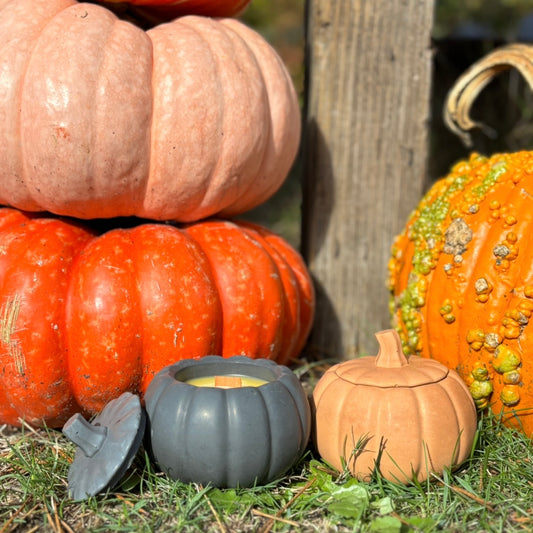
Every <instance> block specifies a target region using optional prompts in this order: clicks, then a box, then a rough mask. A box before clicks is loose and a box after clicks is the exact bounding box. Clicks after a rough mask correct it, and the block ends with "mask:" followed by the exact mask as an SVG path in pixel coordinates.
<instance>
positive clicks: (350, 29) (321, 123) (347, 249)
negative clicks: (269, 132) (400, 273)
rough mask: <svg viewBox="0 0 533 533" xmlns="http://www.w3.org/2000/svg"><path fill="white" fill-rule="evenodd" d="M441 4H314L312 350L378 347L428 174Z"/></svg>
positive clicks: (306, 204) (310, 53)
mask: <svg viewBox="0 0 533 533" xmlns="http://www.w3.org/2000/svg"><path fill="white" fill-rule="evenodd" d="M433 4H434V0H373V1H370V0H308V3H307V34H306V47H307V58H306V64H307V65H306V66H307V68H306V71H307V83H306V114H305V120H306V127H305V132H304V183H303V220H302V250H303V253H304V256H305V258H306V260H307V261H308V264H309V266H310V269H311V272H312V274H313V276H314V278H315V281H316V287H317V298H318V299H317V317H316V320H315V324H314V328H313V332H312V334H311V338H310V341H309V345H308V348H309V350H310V351H311V353H313V355H315V356H317V357H342V358H351V357H353V356H356V355H360V354H362V353H375V352H376V350H377V343H376V341H375V339H374V333H375V332H377V331H379V330H381V329H385V328H387V327H389V325H390V322H389V318H388V292H387V288H386V279H387V262H388V258H389V254H390V247H391V244H392V241H393V237H394V235H395V234H397V233H398V232H399V231H400V230H401V228H402V226H403V224H404V223H405V221H406V219H407V216H408V214H409V213H410V211H411V210H412V209H413V207H414V206H415V205H416V203H417V201H418V200H419V199H420V196H421V194H422V192H423V190H424V187H425V184H426V180H427V153H428V120H429V109H430V106H429V101H430V91H431V42H430V35H431V29H432V23H433V8H434V5H433Z"/></svg>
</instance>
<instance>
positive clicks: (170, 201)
mask: <svg viewBox="0 0 533 533" xmlns="http://www.w3.org/2000/svg"><path fill="white" fill-rule="evenodd" d="M0 64H1V65H2V72H1V77H0V80H1V81H0V117H1V119H2V120H0V139H1V141H2V142H0V161H2V165H1V166H0V204H6V205H10V206H14V207H18V208H20V209H23V210H27V211H42V210H46V211H50V212H52V213H56V214H61V215H68V216H73V217H77V218H84V219H86V218H107V217H116V216H131V215H135V216H140V217H145V218H151V219H155V220H177V221H193V220H198V219H200V218H204V217H207V216H210V215H214V214H217V215H224V216H232V215H235V214H238V213H241V212H244V211H246V210H249V209H251V208H253V207H255V206H256V205H258V204H260V203H262V202H264V201H265V200H266V199H268V198H269V197H270V196H271V195H272V194H273V193H274V192H275V191H276V190H277V189H278V188H279V186H280V185H281V184H282V183H283V181H284V180H285V178H286V176H287V174H288V172H289V169H290V167H291V165H292V163H293V161H294V158H295V155H296V152H297V149H298V144H299V139H300V111H299V104H298V100H297V96H296V93H295V90H294V86H293V84H292V81H291V78H290V76H289V74H288V72H287V70H286V68H285V66H284V65H283V62H282V61H281V59H280V57H279V56H278V54H277V53H276V52H275V51H274V49H273V48H272V47H271V46H270V45H269V44H268V43H267V42H266V41H265V40H264V39H263V38H262V37H261V36H260V35H259V34H258V33H256V32H255V31H254V30H252V29H250V28H248V27H247V26H245V25H244V24H243V23H241V22H239V21H237V20H235V19H231V18H228V19H211V18H207V17H199V16H187V17H182V18H179V19H176V20H175V21H173V22H170V23H166V24H161V25H158V26H155V27H154V28H152V29H150V30H148V31H144V30H142V29H140V28H139V27H137V26H135V25H133V24H131V23H130V22H126V21H122V20H119V19H118V18H117V16H116V15H114V14H113V13H112V12H111V11H110V10H108V9H106V8H104V7H102V6H99V5H95V4H89V3H78V2H76V1H75V0H0Z"/></svg>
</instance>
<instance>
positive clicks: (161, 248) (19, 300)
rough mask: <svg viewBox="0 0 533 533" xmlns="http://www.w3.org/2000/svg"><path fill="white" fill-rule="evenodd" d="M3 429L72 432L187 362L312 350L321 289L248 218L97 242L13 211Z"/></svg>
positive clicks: (284, 358)
mask: <svg viewBox="0 0 533 533" xmlns="http://www.w3.org/2000/svg"><path fill="white" fill-rule="evenodd" d="M0 243H1V244H0V423H8V424H14V425H17V424H19V417H24V418H25V420H26V421H27V422H28V423H30V424H33V425H40V424H44V423H46V424H47V425H48V426H54V427H56V426H60V425H62V424H63V423H65V421H66V420H67V419H68V418H69V417H70V416H71V415H72V414H73V413H75V412H77V411H81V412H83V413H85V414H95V413H97V412H99V411H100V410H101V409H102V408H103V407H104V405H105V404H106V403H107V402H108V401H110V400H111V399H113V398H115V397H118V396H119V395H120V394H121V393H123V392H125V391H130V392H138V393H141V394H142V393H144V391H145V390H146V388H147V386H148V384H149V383H150V381H151V379H152V377H153V376H154V374H156V373H157V372H158V371H159V370H161V368H163V367H165V366H167V365H169V364H173V363H174V362H176V361H179V360H182V359H185V358H199V357H202V356H205V355H210V354H214V355H223V356H225V357H228V356H233V355H246V356H249V357H252V358H266V359H272V360H274V361H276V362H278V363H280V364H288V363H290V362H291V361H292V360H294V359H295V358H296V357H297V356H298V355H299V353H300V352H301V350H302V348H303V345H304V342H305V340H306V337H307V335H308V333H309V329H310V327H311V323H312V320H313V313H314V290H313V286H312V283H311V279H310V276H309V273H308V271H307V269H306V267H305V265H304V263H303V260H302V259H301V257H300V255H299V254H298V253H297V252H296V251H295V250H294V249H293V248H292V247H291V246H290V245H289V244H288V243H287V242H286V241H284V240H283V239H282V238H280V237H278V236H276V235H274V234H272V233H271V232H270V231H268V230H266V229H264V228H261V227H258V226H255V225H252V224H247V223H242V224H237V223H235V222H230V221H223V220H206V221H203V222H199V223H195V224H190V225H187V226H183V227H180V228H178V227H176V226H173V225H167V224H157V223H146V224H141V225H138V226H134V227H131V228H116V229H112V230H110V231H107V232H105V233H104V234H102V235H100V236H98V235H97V234H95V233H94V232H93V231H91V230H88V229H87V228H85V227H82V226H81V225H80V224H79V223H78V222H75V221H68V220H61V219H57V218H53V217H38V216H34V215H29V214H25V213H23V212H21V211H18V210H15V209H11V208H3V209H0Z"/></svg>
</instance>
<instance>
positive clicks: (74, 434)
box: [63, 413, 107, 457]
mask: <svg viewBox="0 0 533 533" xmlns="http://www.w3.org/2000/svg"><path fill="white" fill-rule="evenodd" d="M63 433H64V434H65V435H66V436H67V438H68V439H69V440H71V441H72V442H73V443H74V444H76V445H77V446H78V447H79V448H81V450H82V451H83V453H84V454H85V455H86V456H87V457H92V456H93V455H94V454H95V453H96V452H97V451H98V450H100V448H101V447H102V444H103V442H104V440H105V438H106V435H107V428H106V427H105V426H97V425H93V424H91V423H89V422H87V420H85V418H83V416H82V415H81V414H80V413H76V414H75V415H74V416H72V417H71V418H70V419H69V420H68V421H67V423H66V424H65V425H64V426H63Z"/></svg>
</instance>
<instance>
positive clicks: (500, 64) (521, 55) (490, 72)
mask: <svg viewBox="0 0 533 533" xmlns="http://www.w3.org/2000/svg"><path fill="white" fill-rule="evenodd" d="M513 68H515V69H517V70H518V71H519V72H520V74H522V76H523V77H524V79H525V80H526V81H527V83H528V85H529V86H530V87H531V88H532V89H533V46H528V45H525V44H511V45H508V46H503V47H501V48H497V49H496V50H494V51H493V52H491V53H489V54H487V55H486V56H485V57H483V58H481V59H480V60H479V61H477V62H476V63H474V64H473V65H472V66H471V67H470V68H469V69H468V70H467V71H466V72H464V73H463V74H462V75H461V76H459V78H458V79H457V81H456V82H455V84H454V85H453V87H452V88H451V89H450V91H449V93H448V96H447V97H446V102H445V105H444V122H445V123H446V126H447V127H448V128H449V129H450V130H451V131H452V132H453V133H455V134H456V135H457V136H458V137H459V138H460V139H461V140H462V142H463V143H464V144H465V146H467V147H471V146H472V139H471V136H470V135H469V134H468V133H467V131H468V130H471V129H473V128H481V129H482V130H483V131H485V133H487V134H489V135H491V132H492V130H490V128H487V127H486V126H485V125H484V124H482V123H480V122H476V121H474V120H472V119H471V118H470V110H471V107H472V105H473V103H474V101H475V99H476V98H477V96H478V95H479V93H480V92H481V91H482V90H483V89H484V88H485V86H486V85H487V84H488V83H489V82H490V81H492V79H493V78H494V77H495V76H497V75H498V74H500V73H501V72H504V71H506V70H511V69H513Z"/></svg>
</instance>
